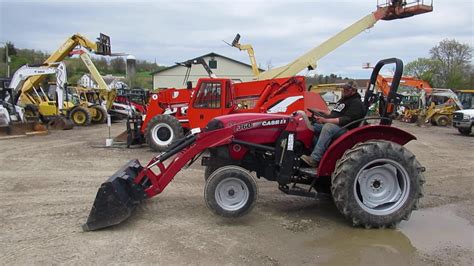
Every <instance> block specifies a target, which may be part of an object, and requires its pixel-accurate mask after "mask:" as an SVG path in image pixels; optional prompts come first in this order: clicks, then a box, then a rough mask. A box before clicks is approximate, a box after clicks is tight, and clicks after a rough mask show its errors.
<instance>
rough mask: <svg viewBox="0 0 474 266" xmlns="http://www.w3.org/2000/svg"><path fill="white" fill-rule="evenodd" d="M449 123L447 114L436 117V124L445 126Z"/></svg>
mask: <svg viewBox="0 0 474 266" xmlns="http://www.w3.org/2000/svg"><path fill="white" fill-rule="evenodd" d="M448 124H449V117H448V116H447V115H440V116H438V117H436V125H438V126H440V127H446V126H448Z"/></svg>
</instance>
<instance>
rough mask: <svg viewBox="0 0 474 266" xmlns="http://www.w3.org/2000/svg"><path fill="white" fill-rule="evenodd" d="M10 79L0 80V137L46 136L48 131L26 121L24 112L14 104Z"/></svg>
mask: <svg viewBox="0 0 474 266" xmlns="http://www.w3.org/2000/svg"><path fill="white" fill-rule="evenodd" d="M10 81H11V79H5V78H0V135H2V136H8V137H10V136H24V135H31V134H47V133H48V130H47V129H46V128H45V127H44V126H42V125H41V124H39V123H37V122H33V121H27V120H26V118H25V116H24V113H25V110H24V109H23V108H21V107H20V106H18V105H16V104H15V101H14V99H15V97H14V94H13V89H12V88H10V86H9V84H10Z"/></svg>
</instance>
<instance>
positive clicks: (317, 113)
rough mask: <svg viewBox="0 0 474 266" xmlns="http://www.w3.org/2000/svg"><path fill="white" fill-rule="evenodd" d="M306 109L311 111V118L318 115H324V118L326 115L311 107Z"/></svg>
mask: <svg viewBox="0 0 474 266" xmlns="http://www.w3.org/2000/svg"><path fill="white" fill-rule="evenodd" d="M307 110H308V111H309V112H310V113H311V118H314V117H315V116H320V117H325V118H326V117H327V116H328V115H327V114H325V113H323V112H321V111H316V110H314V109H312V108H308V109H307Z"/></svg>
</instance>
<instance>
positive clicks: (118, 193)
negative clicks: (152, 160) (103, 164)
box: [82, 160, 147, 231]
mask: <svg viewBox="0 0 474 266" xmlns="http://www.w3.org/2000/svg"><path fill="white" fill-rule="evenodd" d="M142 169H143V167H142V166H141V165H140V163H139V162H138V160H132V161H130V162H128V163H127V164H126V165H124V166H123V167H122V168H121V169H120V170H118V171H117V172H115V174H113V175H112V176H111V177H110V178H109V179H107V181H105V182H104V183H102V185H101V186H100V188H99V191H98V192H97V196H96V198H95V200H94V204H93V206H92V209H91V212H90V214H89V217H88V218H87V222H86V223H85V224H84V225H83V226H82V229H83V230H84V231H94V230H98V229H101V228H105V227H109V226H112V225H116V224H119V223H121V222H123V221H124V220H126V219H127V218H128V217H129V216H130V215H131V214H132V212H133V210H134V209H135V207H136V206H137V205H138V204H139V203H140V202H141V201H142V200H143V199H145V198H146V197H147V196H146V193H145V192H144V191H143V189H142V188H141V186H140V185H137V184H135V183H134V182H133V180H134V179H135V177H136V176H137V175H138V174H139V173H140V172H141V171H142Z"/></svg>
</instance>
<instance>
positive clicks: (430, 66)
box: [404, 58, 441, 87]
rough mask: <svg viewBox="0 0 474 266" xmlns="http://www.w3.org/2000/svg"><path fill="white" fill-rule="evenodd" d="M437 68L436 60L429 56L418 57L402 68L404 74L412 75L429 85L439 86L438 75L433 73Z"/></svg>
mask: <svg viewBox="0 0 474 266" xmlns="http://www.w3.org/2000/svg"><path fill="white" fill-rule="evenodd" d="M438 68H439V66H438V64H437V61H435V60H432V59H429V58H418V59H416V60H415V61H412V62H410V63H408V64H407V65H406V66H405V68H404V72H405V73H404V75H407V76H413V77H415V78H418V79H422V80H424V81H427V82H428V83H429V84H431V86H434V87H440V86H441V84H439V80H438V77H437V76H436V75H435V74H436V73H437V69H438Z"/></svg>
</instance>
